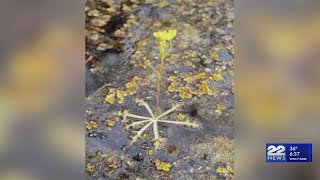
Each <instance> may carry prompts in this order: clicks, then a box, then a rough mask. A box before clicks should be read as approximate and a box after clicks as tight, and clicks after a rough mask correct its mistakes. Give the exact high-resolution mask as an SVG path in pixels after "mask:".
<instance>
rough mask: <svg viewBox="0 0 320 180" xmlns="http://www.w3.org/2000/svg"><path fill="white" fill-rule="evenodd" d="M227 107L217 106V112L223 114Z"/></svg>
mask: <svg viewBox="0 0 320 180" xmlns="http://www.w3.org/2000/svg"><path fill="white" fill-rule="evenodd" d="M225 109H226V107H225V106H223V105H220V104H217V106H216V110H215V112H216V113H218V114H222V111H223V110H225Z"/></svg>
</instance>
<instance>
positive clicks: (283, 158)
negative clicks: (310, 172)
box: [266, 143, 312, 162]
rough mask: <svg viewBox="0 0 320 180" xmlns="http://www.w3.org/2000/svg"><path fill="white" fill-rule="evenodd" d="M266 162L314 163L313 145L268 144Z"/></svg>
mask: <svg viewBox="0 0 320 180" xmlns="http://www.w3.org/2000/svg"><path fill="white" fill-rule="evenodd" d="M266 162H312V144H307V143H292V144H287V143H282V144H280V143H276V144H273V143H268V144H266Z"/></svg>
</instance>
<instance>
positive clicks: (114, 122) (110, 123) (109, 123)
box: [103, 119, 117, 127]
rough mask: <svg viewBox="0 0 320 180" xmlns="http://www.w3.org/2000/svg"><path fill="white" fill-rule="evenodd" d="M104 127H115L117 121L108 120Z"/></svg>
mask: <svg viewBox="0 0 320 180" xmlns="http://www.w3.org/2000/svg"><path fill="white" fill-rule="evenodd" d="M103 124H104V125H106V126H108V127H113V126H115V125H116V124H117V121H115V120H111V119H107V120H105V121H104V122H103Z"/></svg>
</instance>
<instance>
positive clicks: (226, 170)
mask: <svg viewBox="0 0 320 180" xmlns="http://www.w3.org/2000/svg"><path fill="white" fill-rule="evenodd" d="M216 172H217V174H219V175H221V176H225V177H226V176H229V175H233V168H231V167H230V166H226V167H224V166H218V167H217V169H216Z"/></svg>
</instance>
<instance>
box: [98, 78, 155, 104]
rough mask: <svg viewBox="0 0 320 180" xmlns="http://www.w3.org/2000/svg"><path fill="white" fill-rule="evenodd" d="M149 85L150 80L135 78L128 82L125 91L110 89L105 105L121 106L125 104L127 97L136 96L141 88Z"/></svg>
mask: <svg viewBox="0 0 320 180" xmlns="http://www.w3.org/2000/svg"><path fill="white" fill-rule="evenodd" d="M149 83H150V81H149V79H147V78H140V77H138V76H135V77H133V78H132V79H131V81H128V82H127V83H126V84H125V89H124V90H120V89H116V88H111V89H109V91H108V94H107V95H106V97H105V99H104V101H103V103H105V104H106V103H107V104H114V103H116V102H118V103H119V104H123V103H124V100H125V97H126V96H129V95H134V94H136V93H137V91H138V88H139V87H141V86H145V85H148V84H149Z"/></svg>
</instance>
